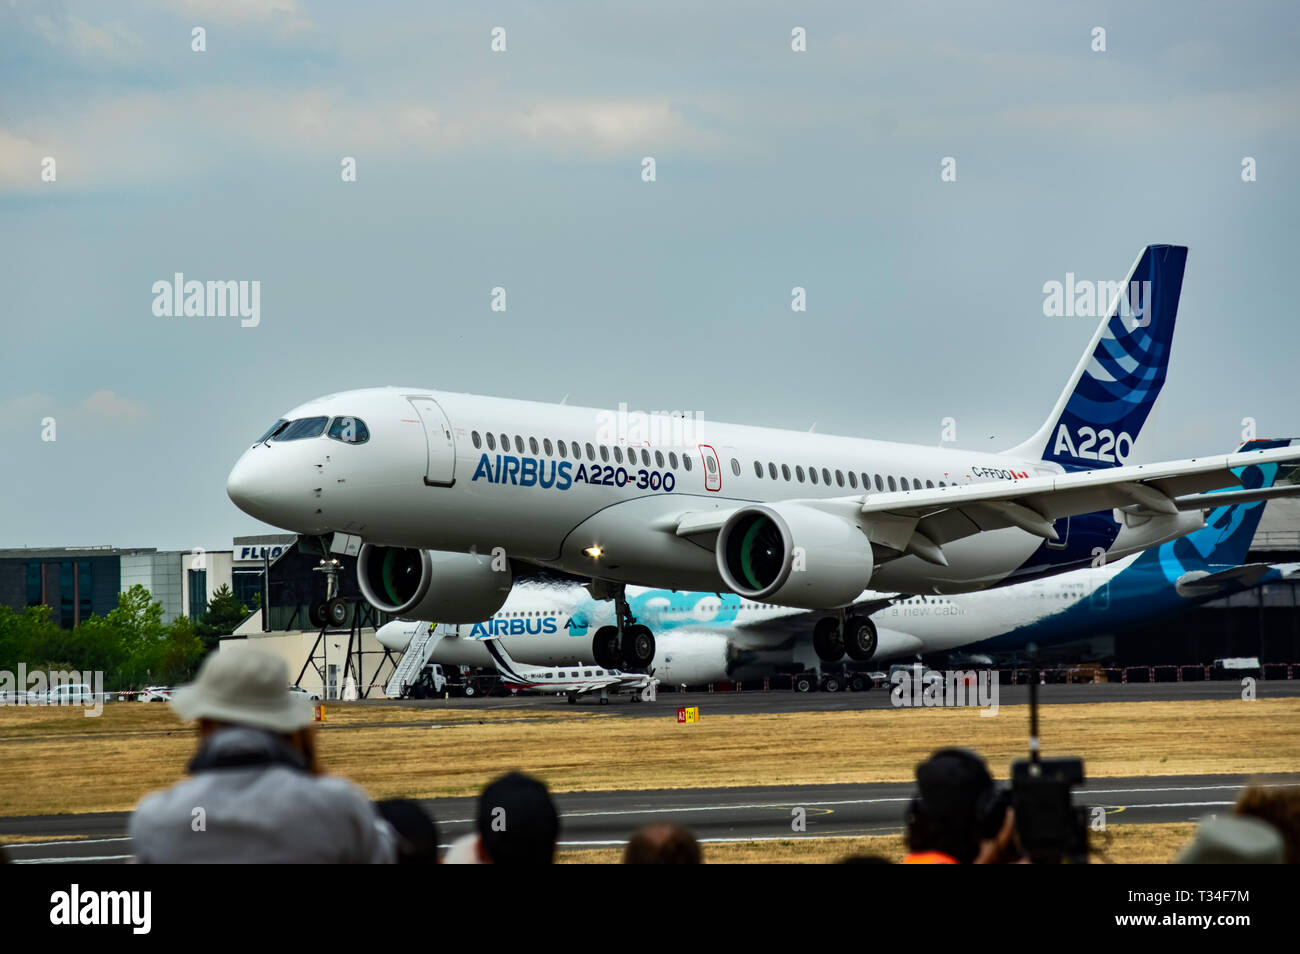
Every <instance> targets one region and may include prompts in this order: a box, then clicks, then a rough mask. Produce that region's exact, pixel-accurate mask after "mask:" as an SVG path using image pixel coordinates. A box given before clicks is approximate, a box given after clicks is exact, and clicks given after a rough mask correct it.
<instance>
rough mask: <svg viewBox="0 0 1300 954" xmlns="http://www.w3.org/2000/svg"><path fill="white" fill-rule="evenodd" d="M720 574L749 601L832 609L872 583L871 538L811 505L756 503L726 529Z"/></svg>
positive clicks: (720, 548) (720, 536)
mask: <svg viewBox="0 0 1300 954" xmlns="http://www.w3.org/2000/svg"><path fill="white" fill-rule="evenodd" d="M717 560H718V572H719V573H721V574H722V579H723V581H724V582H725V583H726V584H727V586H728V587H729V588H730V589H731V590H732V591H733V592H736V593H739V594H740V595H741V596H743V597H745V598H746V599H751V600H755V601H759V602H766V603H778V604H780V605H782V606H799V607H803V608H805V609H831V608H832V607H836V606H845V605H847V604H848V603H851V602H852V601H853V600H854V599H855V598H856V597H857V596H858V595H859V594H860V593H861V592H862V591H863V590H865V589H866V588H867V583H868V582H870V580H871V569H872V553H871V543H870V541H869V540H868V539H867V535H866V534H865V533H863V532H862V530H861V529H859V528H858V527H856V526H855V525H854V524H853V523H852V522H850V521H849V520H846V519H844V518H843V517H839V516H836V515H834V514H830V513H826V512H825V511H822V510H817V509H814V508H813V507H809V506H807V505H805V504H794V503H778V504H770V505H768V504H754V505H751V506H748V507H742V508H741V509H740V510H737V511H736V512H735V513H734V514H732V515H731V517H730V518H729V519H728V520H727V522H726V523H725V524H723V526H722V530H721V531H720V532H719V533H718V543H717Z"/></svg>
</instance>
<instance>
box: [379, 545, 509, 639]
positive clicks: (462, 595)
mask: <svg viewBox="0 0 1300 954" xmlns="http://www.w3.org/2000/svg"><path fill="white" fill-rule="evenodd" d="M492 563H493V558H492V557H489V556H479V555H476V554H472V553H445V552H443V551H441V550H411V549H408V548H406V547H379V546H373V545H371V544H369V543H367V544H365V545H364V546H363V547H362V548H361V553H360V555H359V556H358V557H357V583H358V584H359V585H360V587H361V595H362V596H364V597H365V598H366V600H367V602H369V603H370V605H371V606H374V607H375V608H376V609H380V610H383V611H384V612H385V613H392V614H394V615H396V616H402V617H406V618H408V619H419V620H425V621H431V622H436V623H477V622H480V621H482V620H485V619H490V618H491V617H492V614H493V613H495V612H496V611H497V610H499V609H500V608H501V605H502V604H503V603H505V601H506V597H507V596H509V595H510V588H511V586H513V585H514V576H513V574H512V573H511V572H510V565H509V564H508V563H507V564H506V566H505V568H504V569H502V570H494V569H493V568H492Z"/></svg>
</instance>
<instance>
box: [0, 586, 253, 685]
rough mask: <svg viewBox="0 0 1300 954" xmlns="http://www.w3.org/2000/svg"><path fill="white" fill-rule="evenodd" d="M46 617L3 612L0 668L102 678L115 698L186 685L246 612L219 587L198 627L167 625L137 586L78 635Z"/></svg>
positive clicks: (41, 611) (40, 611)
mask: <svg viewBox="0 0 1300 954" xmlns="http://www.w3.org/2000/svg"><path fill="white" fill-rule="evenodd" d="M50 616H51V610H50V607H48V606H28V607H26V608H25V609H22V610H14V609H11V608H10V607H8V606H0V670H6V671H8V672H17V671H18V666H19V664H20V663H21V664H23V665H25V666H26V668H27V671H28V672H32V671H35V670H47V671H48V670H53V671H58V670H76V671H80V672H87V671H89V672H103V674H104V685H105V687H106V688H109V689H111V690H112V691H114V692H120V691H122V690H125V689H130V688H135V689H139V688H141V687H142V686H146V685H176V684H178V683H182V682H186V681H188V680H189V679H191V678H192V677H193V676H194V673H195V670H197V669H198V666H199V663H200V662H202V660H203V657H204V656H206V655H207V654H208V653H209V652H211V651H212V650H214V649H215V648H216V646H217V643H218V641H219V639H220V637H222V636H226V635H229V634H230V633H232V632H233V631H234V629H235V627H236V626H238V625H239V624H240V623H241V622H242V621H243V620H244V618H245V617H247V616H248V608H247V607H245V606H243V605H242V604H241V603H240V602H239V600H237V599H236V598H235V596H234V594H233V593H231V592H230V587H229V586H222V587H221V589H220V590H218V591H217V592H216V593H215V594H213V597H212V599H211V601H210V602H209V603H208V605H207V608H206V611H205V612H204V614H203V616H202V618H200V619H199V620H198V621H197V622H194V621H192V620H190V619H189V618H188V617H186V616H178V617H177V618H176V619H175V620H173V621H172V622H170V623H164V622H163V620H162V616H163V609H162V603H160V602H157V601H155V600H154V598H153V596H152V595H150V593H149V591H148V590H147V589H146V588H145V587H143V586H140V585H139V584H137V585H135V586H132V587H131V588H130V589H129V590H126V591H125V592H122V593H119V594H118V597H117V606H116V607H115V608H114V609H112V610H109V612H107V613H106V614H104V615H103V616H91V617H90V618H89V619H86V620H83V621H82V622H81V625H79V626H77V627H76V628H75V629H64V628H62V627H61V626H59V625H57V624H56V623H55V622H53V620H52V619H51V618H50Z"/></svg>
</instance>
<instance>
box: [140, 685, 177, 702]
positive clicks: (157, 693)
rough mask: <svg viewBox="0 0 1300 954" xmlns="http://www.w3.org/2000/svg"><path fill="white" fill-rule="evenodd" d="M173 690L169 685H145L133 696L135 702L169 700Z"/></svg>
mask: <svg viewBox="0 0 1300 954" xmlns="http://www.w3.org/2000/svg"><path fill="white" fill-rule="evenodd" d="M173 691H174V690H173V689H172V687H171V686H145V687H144V688H143V689H141V690H140V692H139V693H138V694H137V695H136V697H135V698H136V701H137V702H171V701H172V692H173Z"/></svg>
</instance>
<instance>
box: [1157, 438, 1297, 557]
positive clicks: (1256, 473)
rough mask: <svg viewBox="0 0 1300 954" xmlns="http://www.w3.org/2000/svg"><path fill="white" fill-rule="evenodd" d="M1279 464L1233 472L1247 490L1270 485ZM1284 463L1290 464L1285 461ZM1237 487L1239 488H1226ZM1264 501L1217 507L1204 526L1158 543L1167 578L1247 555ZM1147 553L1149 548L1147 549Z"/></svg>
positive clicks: (1268, 443) (1257, 446)
mask: <svg viewBox="0 0 1300 954" xmlns="http://www.w3.org/2000/svg"><path fill="white" fill-rule="evenodd" d="M1294 443H1295V441H1291V440H1257V441H1247V442H1246V443H1245V444H1242V445H1241V448H1240V450H1243V451H1251V450H1267V449H1269V448H1273V447H1287V446H1289V445H1291V444H1294ZM1282 466H1284V465H1282V464H1275V463H1274V464H1251V465H1250V466H1248V467H1237V468H1234V469H1233V473H1234V474H1236V475H1237V479H1238V480H1240V481H1241V486H1242V487H1243V488H1245V489H1247V490H1255V489H1257V488H1260V487H1272V486H1273V485H1274V483H1276V481H1277V477H1278V472H1279V468H1281V467H1282ZM1285 466H1287V467H1289V466H1291V465H1289V464H1288V465H1285ZM1225 489H1229V490H1236V489H1238V488H1235V487H1233V488H1225ZM1265 503H1266V501H1263V500H1258V501H1256V502H1254V503H1244V504H1232V505H1230V506H1227V507H1216V508H1214V509H1213V510H1211V511H1210V512H1209V514H1207V515H1206V517H1205V526H1204V527H1202V528H1201V529H1200V530H1197V531H1196V532H1194V533H1189V534H1188V535H1187V536H1185V537H1180V538H1178V539H1177V540H1171V541H1170V542H1169V543H1164V544H1161V545H1160V546H1159V547H1158V548H1157V550H1158V551H1159V560H1160V562H1161V564H1162V565H1163V566H1164V568H1165V572H1166V575H1167V576H1168V575H1169V574H1170V573H1173V574H1174V575H1173V576H1169V578H1170V579H1177V578H1178V576H1181V575H1182V573H1185V572H1186V571H1188V570H1197V569H1204V568H1206V567H1207V566H1237V565H1238V564H1240V563H1242V562H1244V561H1245V559H1246V554H1247V553H1249V552H1250V544H1251V542H1252V541H1253V540H1254V539H1255V531H1256V530H1257V529H1259V521H1260V518H1261V517H1263V516H1264V504H1265ZM1147 552H1148V553H1149V552H1151V551H1147Z"/></svg>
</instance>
